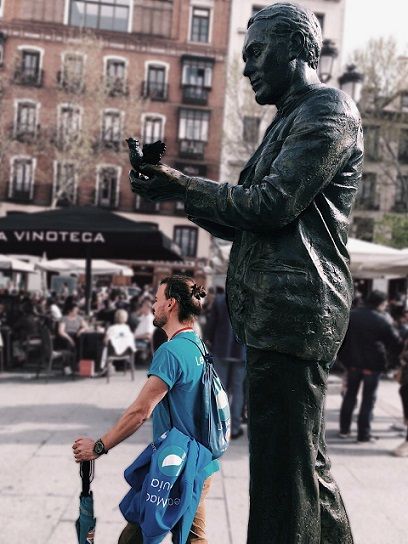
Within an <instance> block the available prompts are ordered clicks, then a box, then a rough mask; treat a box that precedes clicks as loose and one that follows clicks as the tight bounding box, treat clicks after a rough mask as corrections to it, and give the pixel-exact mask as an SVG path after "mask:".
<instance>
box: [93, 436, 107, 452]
mask: <svg viewBox="0 0 408 544" xmlns="http://www.w3.org/2000/svg"><path fill="white" fill-rule="evenodd" d="M93 452H94V454H95V455H102V454H103V453H108V450H107V449H106V448H105V444H104V443H103V442H102V440H101V439H100V438H98V440H97V441H96V442H95V444H94V447H93Z"/></svg>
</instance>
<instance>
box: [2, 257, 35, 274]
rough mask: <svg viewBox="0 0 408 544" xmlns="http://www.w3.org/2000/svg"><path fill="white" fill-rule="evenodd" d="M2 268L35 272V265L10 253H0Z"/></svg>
mask: <svg viewBox="0 0 408 544" xmlns="http://www.w3.org/2000/svg"><path fill="white" fill-rule="evenodd" d="M0 270H11V271H12V272H34V266H33V265H32V264H30V263H26V262H24V261H20V260H19V259H15V258H14V257H10V256H9V255H0Z"/></svg>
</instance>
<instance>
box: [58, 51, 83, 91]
mask: <svg viewBox="0 0 408 544" xmlns="http://www.w3.org/2000/svg"><path fill="white" fill-rule="evenodd" d="M84 65H85V62H84V57H83V55H77V54H73V53H69V54H67V55H65V56H64V63H63V67H62V73H61V79H60V84H61V86H62V87H63V88H64V89H65V90H67V91H80V90H82V89H83V84H84Z"/></svg>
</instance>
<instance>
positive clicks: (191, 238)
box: [173, 226, 198, 257]
mask: <svg viewBox="0 0 408 544" xmlns="http://www.w3.org/2000/svg"><path fill="white" fill-rule="evenodd" d="M197 234H198V229H197V228H196V227H184V226H183V227H174V235H173V241H174V242H175V243H176V244H177V245H178V246H179V247H180V249H181V255H182V256H183V257H196V256H197Z"/></svg>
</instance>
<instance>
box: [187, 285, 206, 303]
mask: <svg viewBox="0 0 408 544" xmlns="http://www.w3.org/2000/svg"><path fill="white" fill-rule="evenodd" d="M191 296H192V297H195V298H196V299H197V300H200V299H201V298H204V297H205V296H207V293H206V291H205V289H204V287H203V286H202V285H197V284H196V283H195V284H194V285H192V286H191Z"/></svg>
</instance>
